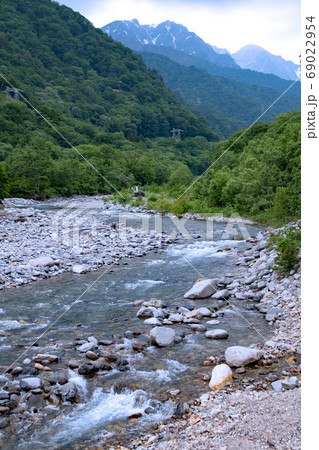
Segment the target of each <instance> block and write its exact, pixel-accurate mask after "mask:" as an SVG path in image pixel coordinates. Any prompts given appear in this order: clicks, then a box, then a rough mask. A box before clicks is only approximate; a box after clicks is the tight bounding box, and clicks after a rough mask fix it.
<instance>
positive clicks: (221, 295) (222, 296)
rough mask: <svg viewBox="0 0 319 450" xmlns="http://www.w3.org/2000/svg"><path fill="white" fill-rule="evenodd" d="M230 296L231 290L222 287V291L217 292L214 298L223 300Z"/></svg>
mask: <svg viewBox="0 0 319 450" xmlns="http://www.w3.org/2000/svg"><path fill="white" fill-rule="evenodd" d="M229 297H230V292H229V291H228V290H227V289H222V290H220V291H217V292H215V294H214V295H212V298H213V299H215V300H223V299H227V298H229Z"/></svg>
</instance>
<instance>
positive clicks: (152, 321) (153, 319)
mask: <svg viewBox="0 0 319 450" xmlns="http://www.w3.org/2000/svg"><path fill="white" fill-rule="evenodd" d="M144 323H146V324H147V325H158V326H159V327H160V326H161V325H162V323H161V322H160V321H159V320H158V319H157V318H156V317H150V318H149V319H146V320H144Z"/></svg>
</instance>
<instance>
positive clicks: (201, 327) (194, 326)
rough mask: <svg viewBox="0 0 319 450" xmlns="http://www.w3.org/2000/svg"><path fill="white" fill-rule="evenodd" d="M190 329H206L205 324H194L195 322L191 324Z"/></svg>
mask: <svg viewBox="0 0 319 450" xmlns="http://www.w3.org/2000/svg"><path fill="white" fill-rule="evenodd" d="M191 329H192V330H193V331H206V330H207V328H206V327H205V325H201V324H196V323H193V324H191Z"/></svg>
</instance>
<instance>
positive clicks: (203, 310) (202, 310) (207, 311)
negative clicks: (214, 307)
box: [197, 306, 212, 317]
mask: <svg viewBox="0 0 319 450" xmlns="http://www.w3.org/2000/svg"><path fill="white" fill-rule="evenodd" d="M197 311H199V312H200V313H201V315H202V316H203V317H210V316H211V315H212V312H211V310H210V309H208V308H205V306H202V307H201V308H197Z"/></svg>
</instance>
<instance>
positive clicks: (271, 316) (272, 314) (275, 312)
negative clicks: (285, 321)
mask: <svg viewBox="0 0 319 450" xmlns="http://www.w3.org/2000/svg"><path fill="white" fill-rule="evenodd" d="M282 314H283V311H282V309H281V308H278V307H276V308H270V309H269V310H268V311H267V314H266V320H267V322H274V321H275V320H276V319H278V317H281V316H282Z"/></svg>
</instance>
